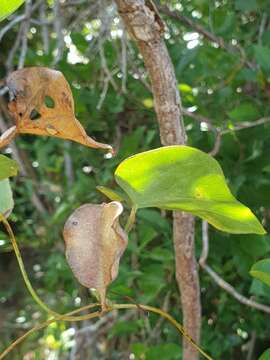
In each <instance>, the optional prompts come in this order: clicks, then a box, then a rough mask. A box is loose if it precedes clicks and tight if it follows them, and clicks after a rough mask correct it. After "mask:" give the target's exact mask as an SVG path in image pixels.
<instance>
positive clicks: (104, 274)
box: [63, 201, 127, 310]
mask: <svg viewBox="0 0 270 360" xmlns="http://www.w3.org/2000/svg"><path fill="white" fill-rule="evenodd" d="M122 212H123V207H122V205H121V203H120V202H117V201H113V202H110V203H108V204H101V205H94V204H85V205H82V206H81V207H79V208H78V209H76V210H75V211H74V212H73V214H72V215H71V216H70V217H69V218H68V220H67V222H66V224H65V227H64V232H63V235H64V239H65V243H66V257H67V261H68V263H69V266H70V267H71V269H72V271H73V273H74V275H75V277H76V278H77V279H78V281H79V282H80V283H81V284H82V285H84V286H86V287H87V288H95V289H96V290H97V291H98V292H99V294H100V298H101V305H102V309H103V310H104V309H105V308H106V288H107V286H108V285H109V284H110V283H111V282H112V281H113V280H114V279H115V278H116V277H117V275H118V269H119V261H120V258H121V256H122V254H123V252H124V251H125V249H126V246H127V235H126V233H125V232H124V230H123V229H122V228H121V226H120V224H119V220H118V219H119V216H120V214H121V213H122Z"/></svg>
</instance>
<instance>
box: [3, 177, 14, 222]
mask: <svg viewBox="0 0 270 360" xmlns="http://www.w3.org/2000/svg"><path fill="white" fill-rule="evenodd" d="M13 207H14V201H13V196H12V191H11V187H10V183H9V180H8V179H5V180H2V181H0V213H1V214H3V215H4V216H5V217H8V216H9V215H10V213H11V211H12V209H13Z"/></svg>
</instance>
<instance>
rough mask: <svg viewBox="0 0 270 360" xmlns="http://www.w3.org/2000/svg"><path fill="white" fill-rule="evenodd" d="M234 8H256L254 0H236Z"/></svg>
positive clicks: (243, 9) (244, 9)
mask: <svg viewBox="0 0 270 360" xmlns="http://www.w3.org/2000/svg"><path fill="white" fill-rule="evenodd" d="M235 8H236V9H237V10H241V11H253V10H256V9H257V8H258V4H257V1H256V0H236V1H235Z"/></svg>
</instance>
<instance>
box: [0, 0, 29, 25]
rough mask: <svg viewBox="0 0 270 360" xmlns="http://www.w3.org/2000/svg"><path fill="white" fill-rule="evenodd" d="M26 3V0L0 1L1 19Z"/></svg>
mask: <svg viewBox="0 0 270 360" xmlns="http://www.w3.org/2000/svg"><path fill="white" fill-rule="evenodd" d="M23 3H24V0H1V2H0V21H2V20H4V19H5V18H6V17H8V16H9V15H11V14H12V13H13V12H14V11H16V10H17V9H18V7H19V6H21V5H22V4H23Z"/></svg>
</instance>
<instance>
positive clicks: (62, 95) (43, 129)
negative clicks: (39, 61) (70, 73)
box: [0, 67, 112, 151]
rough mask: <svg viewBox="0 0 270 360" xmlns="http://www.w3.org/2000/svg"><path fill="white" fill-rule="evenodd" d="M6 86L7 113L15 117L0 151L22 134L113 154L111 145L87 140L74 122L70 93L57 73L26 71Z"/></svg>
mask: <svg viewBox="0 0 270 360" xmlns="http://www.w3.org/2000/svg"><path fill="white" fill-rule="evenodd" d="M6 83H7V86H8V88H9V91H10V95H11V99H12V100H11V102H10V103H9V110H10V112H11V114H12V115H13V116H14V119H15V122H16V129H13V131H12V133H11V134H10V133H8V134H5V133H4V134H3V135H2V137H1V138H0V148H1V147H3V146H6V145H7V144H8V142H9V141H10V140H11V139H12V138H13V137H14V136H15V135H16V134H17V133H22V134H23V133H25V134H35V135H45V136H54V137H59V138H62V139H67V140H72V141H76V142H78V143H80V144H83V145H85V146H89V147H92V148H100V149H107V150H109V151H111V150H112V148H111V146H110V145H107V144H102V143H99V142H96V141H95V140H94V139H92V138H91V137H89V136H88V135H87V134H86V132H85V130H84V128H83V127H82V125H81V124H80V122H79V121H78V120H77V119H76V118H75V115H74V101H73V96H72V93H71V89H70V87H69V84H68V82H67V81H66V79H65V77H64V76H63V74H62V73H61V72H60V71H56V70H52V69H48V68H45V67H29V68H25V69H21V70H17V71H15V72H13V73H11V74H10V75H9V76H8V78H7V80H6ZM7 131H9V130H7ZM7 135H8V136H7ZM11 135H12V136H11Z"/></svg>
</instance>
